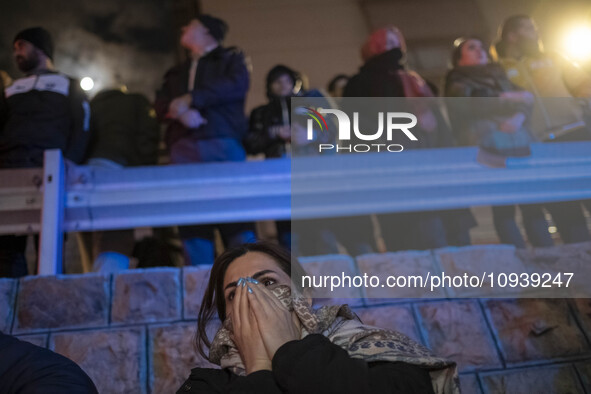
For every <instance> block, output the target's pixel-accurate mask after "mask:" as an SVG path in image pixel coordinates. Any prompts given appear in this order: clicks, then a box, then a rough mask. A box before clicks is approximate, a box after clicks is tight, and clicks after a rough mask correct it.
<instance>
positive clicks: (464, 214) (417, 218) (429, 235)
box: [338, 26, 476, 250]
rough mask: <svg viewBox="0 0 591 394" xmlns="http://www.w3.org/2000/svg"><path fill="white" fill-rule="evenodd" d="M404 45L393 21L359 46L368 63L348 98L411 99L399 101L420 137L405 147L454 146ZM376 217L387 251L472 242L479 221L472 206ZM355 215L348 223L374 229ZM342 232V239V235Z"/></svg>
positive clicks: (347, 89)
mask: <svg viewBox="0 0 591 394" xmlns="http://www.w3.org/2000/svg"><path fill="white" fill-rule="evenodd" d="M406 50H407V49H406V42H405V40H404V37H403V35H402V33H401V32H400V30H399V29H398V28H396V27H393V26H390V27H385V28H382V29H379V30H376V31H375V32H373V33H372V34H371V35H370V36H369V38H368V39H367V41H366V42H365V44H364V45H363V47H362V49H361V56H362V58H363V60H364V62H365V63H364V65H363V66H362V67H361V69H360V70H359V73H358V74H356V75H354V76H353V77H351V79H350V80H349V83H348V84H347V86H346V87H345V91H344V97H406V98H411V99H410V100H405V101H404V102H403V101H402V100H400V105H404V106H405V107H406V108H407V109H408V111H409V112H412V113H413V114H415V115H416V116H417V122H418V123H417V126H415V127H414V128H413V134H414V133H416V134H415V135H417V138H418V141H411V142H410V143H409V141H406V140H405V141H404V142H403V143H404V146H405V149H406V148H410V149H419V148H436V147H446V146H453V145H454V141H453V137H452V135H451V130H450V128H449V127H448V125H447V124H446V122H445V120H444V118H443V117H442V115H441V112H440V111H439V108H438V107H437V105H436V102H435V101H434V100H433V99H431V100H429V98H431V97H434V94H433V92H432V91H431V89H430V88H429V85H428V84H427V83H426V82H425V80H424V79H423V78H421V76H420V75H419V74H417V73H416V72H414V71H412V70H410V69H409V68H408V66H407V64H406ZM412 98H423V99H422V100H413V99H412ZM403 138H404V137H403ZM393 142H397V141H393ZM401 142H402V141H401ZM378 218H379V223H380V226H381V230H382V236H383V238H384V241H385V244H386V248H387V250H404V249H417V250H423V249H434V248H439V247H443V246H447V245H457V246H462V245H469V244H470V243H471V242H470V235H469V229H470V228H471V227H473V226H475V225H476V222H475V220H474V217H473V216H472V214H471V213H470V211H469V210H468V209H459V210H451V211H437V212H435V211H431V212H411V213H396V214H384V215H379V217H378ZM356 220H359V223H357V225H355V226H353V225H348V226H344V227H348V228H363V229H364V230H365V231H363V233H365V234H372V232H370V231H369V229H370V228H371V227H370V225H369V224H370V223H369V221H368V220H365V219H362V218H361V217H359V218H357V219H356ZM362 221H363V223H362ZM360 233H361V231H360ZM338 237H339V239H340V238H341V236H340V234H339V235H338ZM370 241H373V240H370V239H369V238H368V239H367V240H366V242H367V243H369V242H370Z"/></svg>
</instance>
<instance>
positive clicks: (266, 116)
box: [244, 97, 291, 158]
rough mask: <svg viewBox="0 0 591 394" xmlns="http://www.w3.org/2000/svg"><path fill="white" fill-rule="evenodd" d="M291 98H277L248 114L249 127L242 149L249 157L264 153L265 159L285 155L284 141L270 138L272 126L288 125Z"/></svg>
mask: <svg viewBox="0 0 591 394" xmlns="http://www.w3.org/2000/svg"><path fill="white" fill-rule="evenodd" d="M290 99H291V97H277V98H273V99H271V100H270V101H269V103H268V104H265V105H261V106H260V107H256V108H255V109H253V110H252V112H251V113H250V122H249V123H250V126H249V128H248V133H247V135H246V137H245V138H244V148H245V149H246V152H248V153H249V154H251V155H256V154H259V153H264V154H265V157H266V158H272V157H282V156H283V155H285V141H284V140H283V139H281V138H279V137H271V135H270V134H269V129H270V128H271V127H273V126H282V125H289V124H290V111H291V108H290V107H291V100H290Z"/></svg>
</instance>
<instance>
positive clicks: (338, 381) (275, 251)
mask: <svg viewBox="0 0 591 394" xmlns="http://www.w3.org/2000/svg"><path fill="white" fill-rule="evenodd" d="M301 275H304V271H303V269H302V267H301V266H300V265H299V263H298V262H297V261H295V260H293V261H292V259H291V256H290V254H289V253H288V252H286V251H285V250H284V249H282V248H281V247H279V246H276V245H273V244H266V243H256V244H245V245H242V246H241V247H238V248H234V249H231V250H228V251H226V252H225V253H224V254H222V255H221V256H220V257H219V258H218V259H217V260H216V262H215V263H214V265H213V267H212V270H211V275H210V279H209V283H208V286H207V289H206V291H205V295H204V298H203V302H202V303H201V309H200V311H199V317H198V323H197V324H198V331H197V338H196V342H197V347H198V349H199V350H200V353H201V355H202V356H204V357H206V358H207V359H208V360H209V361H210V362H212V363H214V364H217V365H219V366H220V367H221V369H209V368H195V369H193V370H192V371H191V375H190V377H189V379H187V381H186V382H185V383H184V384H183V386H181V388H180V390H179V391H178V392H179V393H206V394H207V393H257V394H264V393H276V394H280V393H292V394H297V393H339V394H347V393H356V394H357V393H372V394H380V393H399V394H402V393H404V394H413V393H416V394H419V393H420V394H428V393H437V394H459V386H458V382H457V371H456V366H455V363H453V362H450V361H448V360H444V359H442V358H439V357H436V356H434V355H433V354H432V353H431V352H430V351H429V350H428V349H426V348H425V347H423V346H422V345H419V344H418V343H416V342H414V341H413V340H411V339H410V338H408V337H406V336H405V335H403V334H401V333H398V332H395V331H388V330H382V329H380V328H376V327H370V326H366V325H364V324H363V323H361V322H360V321H359V319H358V318H357V316H356V315H355V314H354V313H353V312H352V311H351V309H350V308H349V307H348V306H347V305H340V306H336V305H334V306H324V307H322V308H320V309H314V308H312V306H311V304H310V298H308V295H307V294H306V293H307V290H305V289H302V288H301V287H298V285H297V283H301V282H300V278H301ZM308 290H309V289H308ZM215 315H217V317H218V318H219V319H220V320H221V321H222V322H223V324H222V326H221V328H219V329H218V331H217V333H216V334H215V336H214V337H213V340H210V339H209V337H208V335H207V332H208V327H209V324H210V323H211V322H212V321H213V320H214V316H215Z"/></svg>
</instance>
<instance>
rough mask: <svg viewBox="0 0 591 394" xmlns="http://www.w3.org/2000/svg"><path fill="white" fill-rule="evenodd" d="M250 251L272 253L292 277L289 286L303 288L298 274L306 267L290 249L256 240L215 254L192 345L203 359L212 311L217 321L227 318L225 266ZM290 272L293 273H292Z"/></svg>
mask: <svg viewBox="0 0 591 394" xmlns="http://www.w3.org/2000/svg"><path fill="white" fill-rule="evenodd" d="M249 252H259V253H264V254H266V255H267V256H269V257H271V258H272V259H273V260H274V261H275V263H277V265H278V266H279V268H281V270H282V271H283V272H285V273H286V274H287V275H288V276H289V277H291V278H293V279H295V281H293V280H292V286H294V287H295V288H296V290H297V291H298V292H301V291H302V288H301V286H300V284H301V281H300V280H299V278H300V277H301V276H303V275H305V271H304V269H303V268H302V266H301V265H300V263H299V262H298V261H297V259H295V258H292V257H291V253H290V252H289V251H288V250H287V249H285V248H283V247H282V246H279V245H277V244H273V243H270V242H263V241H260V242H255V243H248V244H243V245H240V246H237V247H234V248H231V249H228V250H226V251H225V252H224V253H222V254H221V255H220V256H219V257H218V258H216V259H215V261H214V263H213V266H212V267H211V272H210V275H209V282H208V283H207V288H206V289H205V294H204V295H203V300H202V302H201V308H200V309H199V315H198V317H197V334H196V338H195V345H196V347H197V350H198V352H199V354H201V355H202V356H203V357H204V358H205V359H208V350H209V348H210V346H211V341H210V340H209V338H208V336H207V328H208V325H209V323H211V322H212V320H213V319H214V314H215V313H216V312H217V317H218V319H219V320H220V321H224V319H225V318H226V300H225V297H224V276H225V275H226V271H227V270H228V267H229V266H230V264H232V262H233V261H234V260H236V259H237V258H239V257H241V256H244V255H245V254H247V253H249ZM292 273H293V275H292Z"/></svg>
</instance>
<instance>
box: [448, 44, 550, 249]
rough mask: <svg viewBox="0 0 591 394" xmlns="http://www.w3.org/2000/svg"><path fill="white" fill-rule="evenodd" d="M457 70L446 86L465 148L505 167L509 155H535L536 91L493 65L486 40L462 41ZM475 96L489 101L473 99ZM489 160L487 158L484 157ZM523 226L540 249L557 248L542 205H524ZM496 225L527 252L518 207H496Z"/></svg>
mask: <svg viewBox="0 0 591 394" xmlns="http://www.w3.org/2000/svg"><path fill="white" fill-rule="evenodd" d="M452 65H453V68H452V69H451V70H450V71H449V73H448V74H447V78H446V83H445V97H466V98H467V99H465V100H462V99H450V100H447V105H448V113H449V117H450V120H451V123H452V126H453V130H454V131H455V137H456V140H457V141H458V142H459V143H460V144H461V145H466V146H479V147H480V152H479V158H480V161H481V162H482V161H484V162H485V163H487V164H490V163H493V164H492V165H493V166H497V167H502V166H504V163H505V160H506V158H507V157H513V156H529V155H530V147H529V145H530V143H531V142H533V138H532V137H531V134H530V130H529V117H530V114H531V109H532V105H533V96H532V94H531V93H529V92H527V91H525V90H523V89H522V88H519V87H517V86H515V85H514V84H513V83H511V81H509V79H508V78H507V76H506V74H505V71H504V70H503V68H502V67H501V66H500V65H499V64H498V63H490V62H489V57H488V54H487V52H486V50H485V49H484V46H483V44H482V41H480V40H479V39H477V38H459V39H457V40H456V41H455V43H454V49H453V52H452ZM474 97H483V98H484V97H487V98H488V99H481V100H472V98H474ZM483 156H484V158H482V157H483ZM520 209H521V214H522V217H523V224H524V227H525V230H526V233H527V236H528V239H529V241H530V242H531V244H532V245H534V246H552V245H553V241H552V237H551V236H550V233H549V232H548V223H547V222H546V219H545V217H544V212H543V209H542V207H541V206H540V205H520ZM492 214H493V223H494V227H495V230H496V232H497V235H498V237H499V239H500V241H501V243H504V244H512V245H515V246H516V247H518V248H525V246H526V244H525V241H524V239H523V237H522V235H521V232H520V231H519V228H518V227H517V223H516V222H515V206H514V205H509V206H493V207H492Z"/></svg>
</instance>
